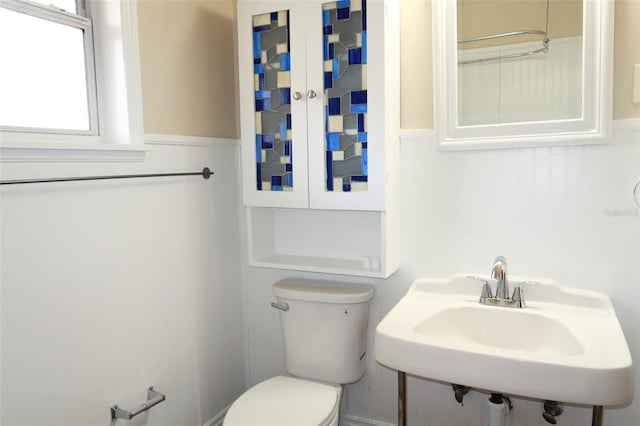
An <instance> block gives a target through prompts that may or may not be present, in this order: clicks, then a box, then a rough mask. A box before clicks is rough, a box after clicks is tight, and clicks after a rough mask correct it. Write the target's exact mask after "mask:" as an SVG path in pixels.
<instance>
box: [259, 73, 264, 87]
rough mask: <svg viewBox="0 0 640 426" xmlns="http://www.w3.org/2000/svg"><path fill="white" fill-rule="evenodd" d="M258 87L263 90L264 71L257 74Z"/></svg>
mask: <svg viewBox="0 0 640 426" xmlns="http://www.w3.org/2000/svg"><path fill="white" fill-rule="evenodd" d="M258 89H260V90H264V73H263V72H262V73H259V74H258Z"/></svg>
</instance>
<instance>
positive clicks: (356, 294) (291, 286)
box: [273, 278, 374, 303]
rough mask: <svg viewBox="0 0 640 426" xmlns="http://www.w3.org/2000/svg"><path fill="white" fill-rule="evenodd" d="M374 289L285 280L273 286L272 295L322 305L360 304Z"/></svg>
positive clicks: (335, 283) (371, 295)
mask: <svg viewBox="0 0 640 426" xmlns="http://www.w3.org/2000/svg"><path fill="white" fill-rule="evenodd" d="M373 293H374V288H373V287H371V286H368V285H361V284H351V283H341V282H335V281H322V280H308V279H298V278H287V279H284V280H280V281H278V282H277V283H275V284H274V285H273V294H274V295H275V296H276V297H283V298H286V299H293V300H307V301H311V302H324V303H362V302H366V301H368V300H370V299H371V298H372V297H373Z"/></svg>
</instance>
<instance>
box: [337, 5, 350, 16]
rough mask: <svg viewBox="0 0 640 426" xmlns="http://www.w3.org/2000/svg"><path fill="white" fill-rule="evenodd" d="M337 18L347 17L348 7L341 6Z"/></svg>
mask: <svg viewBox="0 0 640 426" xmlns="http://www.w3.org/2000/svg"><path fill="white" fill-rule="evenodd" d="M338 19H349V8H348V7H342V8H340V9H338Z"/></svg>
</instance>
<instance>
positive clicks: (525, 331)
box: [374, 276, 633, 406]
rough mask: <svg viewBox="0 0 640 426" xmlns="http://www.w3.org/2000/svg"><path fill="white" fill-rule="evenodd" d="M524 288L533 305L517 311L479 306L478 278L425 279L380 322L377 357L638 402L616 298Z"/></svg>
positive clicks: (478, 383) (575, 396)
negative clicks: (614, 306)
mask: <svg viewBox="0 0 640 426" xmlns="http://www.w3.org/2000/svg"><path fill="white" fill-rule="evenodd" d="M513 281H514V280H512V282H513ZM523 290H524V294H525V300H526V305H527V306H526V307H525V308H521V309H513V308H505V307H498V306H487V305H481V304H479V303H478V298H479V296H480V291H481V283H480V282H479V281H477V280H475V279H471V278H466V277H464V276H457V277H455V278H453V279H448V280H435V279H418V280H416V281H415V282H414V283H413V284H412V285H411V288H410V289H409V291H408V293H407V294H406V295H405V296H404V297H403V298H402V299H401V300H400V302H398V304H397V305H396V306H395V307H394V308H393V309H392V310H391V311H390V312H389V313H388V314H387V316H386V317H385V318H384V319H383V320H382V321H381V322H380V324H379V325H378V327H377V329H376V334H375V342H374V353H375V357H376V359H377V360H378V361H379V362H380V363H382V364H384V365H386V366H388V367H391V368H393V369H395V370H398V371H401V372H406V373H410V374H413V375H416V376H421V377H425V378H429V379H434V380H440V381H444V382H449V383H456V384H461V385H466V386H471V387H472V388H478V389H484V390H488V391H494V392H500V393H506V394H510V395H520V396H525V397H532V398H540V399H543V400H554V401H561V402H565V403H575V404H587V405H593V406H611V405H626V404H628V403H630V401H631V400H632V398H633V373H632V361H631V355H630V354H629V348H628V347H627V343H626V340H625V338H624V335H623V333H622V329H621V328H620V324H619V323H618V319H617V318H616V314H615V312H614V310H613V306H612V305H611V301H610V300H609V298H608V297H607V296H606V295H605V294H603V293H598V292H592V291H585V290H579V289H574V288H569V287H566V286H562V285H559V284H556V283H553V282H544V283H535V284H524V285H523Z"/></svg>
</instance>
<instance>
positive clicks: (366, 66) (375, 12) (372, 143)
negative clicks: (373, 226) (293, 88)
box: [307, 0, 397, 211]
mask: <svg viewBox="0 0 640 426" xmlns="http://www.w3.org/2000/svg"><path fill="white" fill-rule="evenodd" d="M313 13H315V14H316V15H320V16H321V20H322V22H321V25H322V32H321V33H320V32H317V31H313V32H312V33H310V34H309V35H308V36H307V46H309V47H310V49H309V50H310V52H311V51H313V52H314V54H313V55H311V54H310V53H309V54H307V68H308V69H307V80H308V86H311V87H320V88H321V89H320V90H319V92H320V93H321V94H320V95H319V96H318V102H309V103H308V115H309V117H310V119H309V122H308V126H309V129H308V133H309V191H310V198H309V202H310V206H311V208H320V209H323V208H330V209H347V210H349V209H350V210H381V211H382V210H385V209H386V199H385V189H386V182H385V157H386V156H387V153H386V152H385V145H386V144H387V143H396V142H397V139H396V140H395V141H394V140H393V139H391V140H389V139H390V138H389V137H388V136H389V134H388V132H387V133H386V128H387V127H389V126H386V123H387V122H388V120H389V117H390V116H391V113H390V114H389V117H387V116H385V113H386V111H387V107H393V103H392V102H391V103H387V104H385V101H386V99H385V75H386V69H385V66H387V67H388V66H389V64H385V61H384V58H385V56H384V52H385V37H384V35H385V20H384V17H385V15H384V14H385V12H384V2H382V1H379V0H339V1H329V2H327V1H324V2H322V3H321V4H320V5H318V6H317V7H316V8H315V10H314V11H313ZM395 65H396V66H397V64H395ZM391 88H392V86H390V89H391ZM396 112H397V111H396ZM312 117H313V119H311V118H312ZM316 117H320V118H319V119H316Z"/></svg>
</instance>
